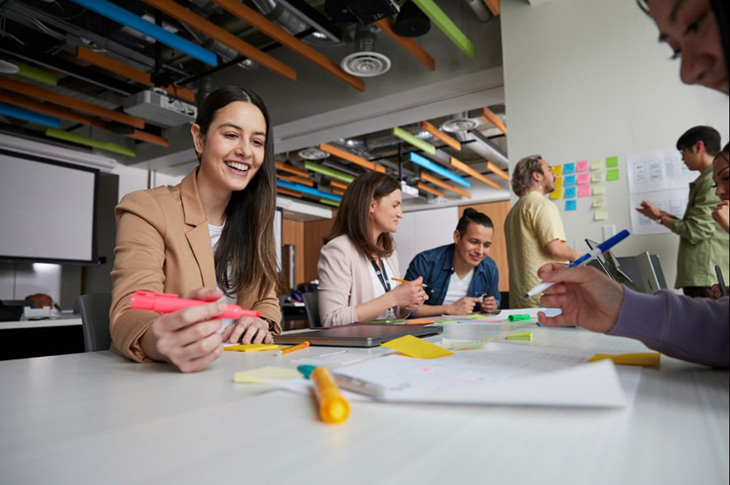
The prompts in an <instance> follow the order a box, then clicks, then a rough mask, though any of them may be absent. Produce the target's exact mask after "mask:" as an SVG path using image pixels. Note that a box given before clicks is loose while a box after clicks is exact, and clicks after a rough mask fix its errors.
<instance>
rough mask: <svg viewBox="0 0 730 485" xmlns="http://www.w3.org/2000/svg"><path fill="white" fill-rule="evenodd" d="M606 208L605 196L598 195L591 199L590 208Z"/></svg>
mask: <svg viewBox="0 0 730 485" xmlns="http://www.w3.org/2000/svg"><path fill="white" fill-rule="evenodd" d="M605 206H606V196H605V195H599V196H598V197H593V203H592V204H591V207H593V208H594V209H599V208H601V207H605Z"/></svg>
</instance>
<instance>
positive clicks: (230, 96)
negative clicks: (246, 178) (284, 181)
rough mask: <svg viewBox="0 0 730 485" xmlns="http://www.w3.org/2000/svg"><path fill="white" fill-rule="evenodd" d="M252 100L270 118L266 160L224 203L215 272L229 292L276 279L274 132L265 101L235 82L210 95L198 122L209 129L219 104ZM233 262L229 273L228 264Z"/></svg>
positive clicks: (270, 284)
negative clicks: (226, 202) (246, 184)
mask: <svg viewBox="0 0 730 485" xmlns="http://www.w3.org/2000/svg"><path fill="white" fill-rule="evenodd" d="M236 101H242V102H244V103H251V104H252V105H254V106H256V107H257V108H258V109H260V110H261V113H262V114H263V115H264V119H265V120H266V141H265V144H264V161H263V163H262V165H261V168H260V169H259V171H258V172H257V173H256V175H254V177H253V179H252V180H251V182H249V184H248V186H247V187H246V188H245V189H244V190H240V191H237V192H233V194H231V200H230V201H229V202H228V206H227V207H226V223H225V226H224V227H223V233H222V234H221V237H220V240H219V241H218V246H217V247H216V250H215V277H216V281H218V283H219V285H220V286H221V288H222V289H223V291H225V292H226V294H227V295H235V294H237V293H240V292H241V291H248V292H253V291H256V292H258V295H259V298H262V297H263V296H264V295H266V293H268V292H269V291H271V289H272V288H274V287H275V285H276V284H277V282H278V269H277V267H276V249H275V244H276V243H275V239H274V225H273V222H274V212H275V211H276V182H275V180H276V179H275V174H276V169H275V167H274V134H273V133H272V131H271V123H270V122H269V112H268V110H267V109H266V105H265V104H264V101H263V100H262V99H261V98H260V97H259V95H257V94H256V93H254V92H253V91H251V90H249V89H246V88H241V87H237V86H228V87H225V88H220V89H217V90H215V91H213V92H212V93H210V94H209V95H208V97H207V98H205V101H203V104H202V105H201V107H200V109H199V110H198V117H197V118H196V119H195V123H197V124H198V125H199V126H200V132H201V133H202V134H203V136H206V135H207V134H208V130H209V129H210V125H211V124H212V123H213V120H214V119H215V117H216V115H217V113H218V110H220V109H221V108H225V107H226V106H228V105H229V104H231V103H234V102H236ZM229 264H230V268H231V270H230V275H229V273H228V265H229Z"/></svg>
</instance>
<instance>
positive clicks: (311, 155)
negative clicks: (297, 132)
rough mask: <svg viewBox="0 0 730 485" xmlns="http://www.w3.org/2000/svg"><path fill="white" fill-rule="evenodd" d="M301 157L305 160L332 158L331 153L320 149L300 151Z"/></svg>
mask: <svg viewBox="0 0 730 485" xmlns="http://www.w3.org/2000/svg"><path fill="white" fill-rule="evenodd" d="M298 153H299V156H300V157H302V158H303V159H305V160H322V159H325V158H327V157H329V156H330V154H329V153H327V152H323V151H322V150H320V149H319V148H315V147H312V148H305V149H304V150H299V152H298Z"/></svg>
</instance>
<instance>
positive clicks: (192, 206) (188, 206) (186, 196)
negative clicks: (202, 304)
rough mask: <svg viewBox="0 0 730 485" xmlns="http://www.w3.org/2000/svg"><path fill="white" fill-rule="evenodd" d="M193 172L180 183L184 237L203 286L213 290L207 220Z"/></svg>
mask: <svg viewBox="0 0 730 485" xmlns="http://www.w3.org/2000/svg"><path fill="white" fill-rule="evenodd" d="M197 173H198V171H197V170H195V171H193V172H192V173H190V174H189V175H187V176H186V177H185V178H184V179H183V180H182V182H180V199H181V201H182V206H183V214H184V215H185V224H186V225H187V226H188V230H187V232H186V233H185V236H186V237H187V239H188V243H189V244H190V249H192V251H193V254H194V255H195V260H196V261H197V262H198V268H199V269H200V276H201V277H202V279H203V286H205V287H206V288H215V287H216V286H217V285H216V280H215V262H214V260H213V247H212V246H211V245H210V233H209V232H208V219H207V218H206V216H205V210H204V209H203V204H202V202H200V195H199V194H198V183H197V180H196V175H197Z"/></svg>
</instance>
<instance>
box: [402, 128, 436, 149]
mask: <svg viewBox="0 0 730 485" xmlns="http://www.w3.org/2000/svg"><path fill="white" fill-rule="evenodd" d="M392 133H393V136H397V137H398V138H400V139H401V140H403V141H404V142H406V143H410V144H411V145H413V146H414V147H416V148H418V149H419V150H423V151H424V152H426V153H428V154H430V155H436V147H435V146H433V145H431V144H430V143H428V142H426V141H423V140H421V139H420V138H417V137H415V136H414V135H412V134H410V133H408V132H407V131H406V130H404V129H403V128H401V127H399V126H396V127H395V128H393V130H392Z"/></svg>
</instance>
